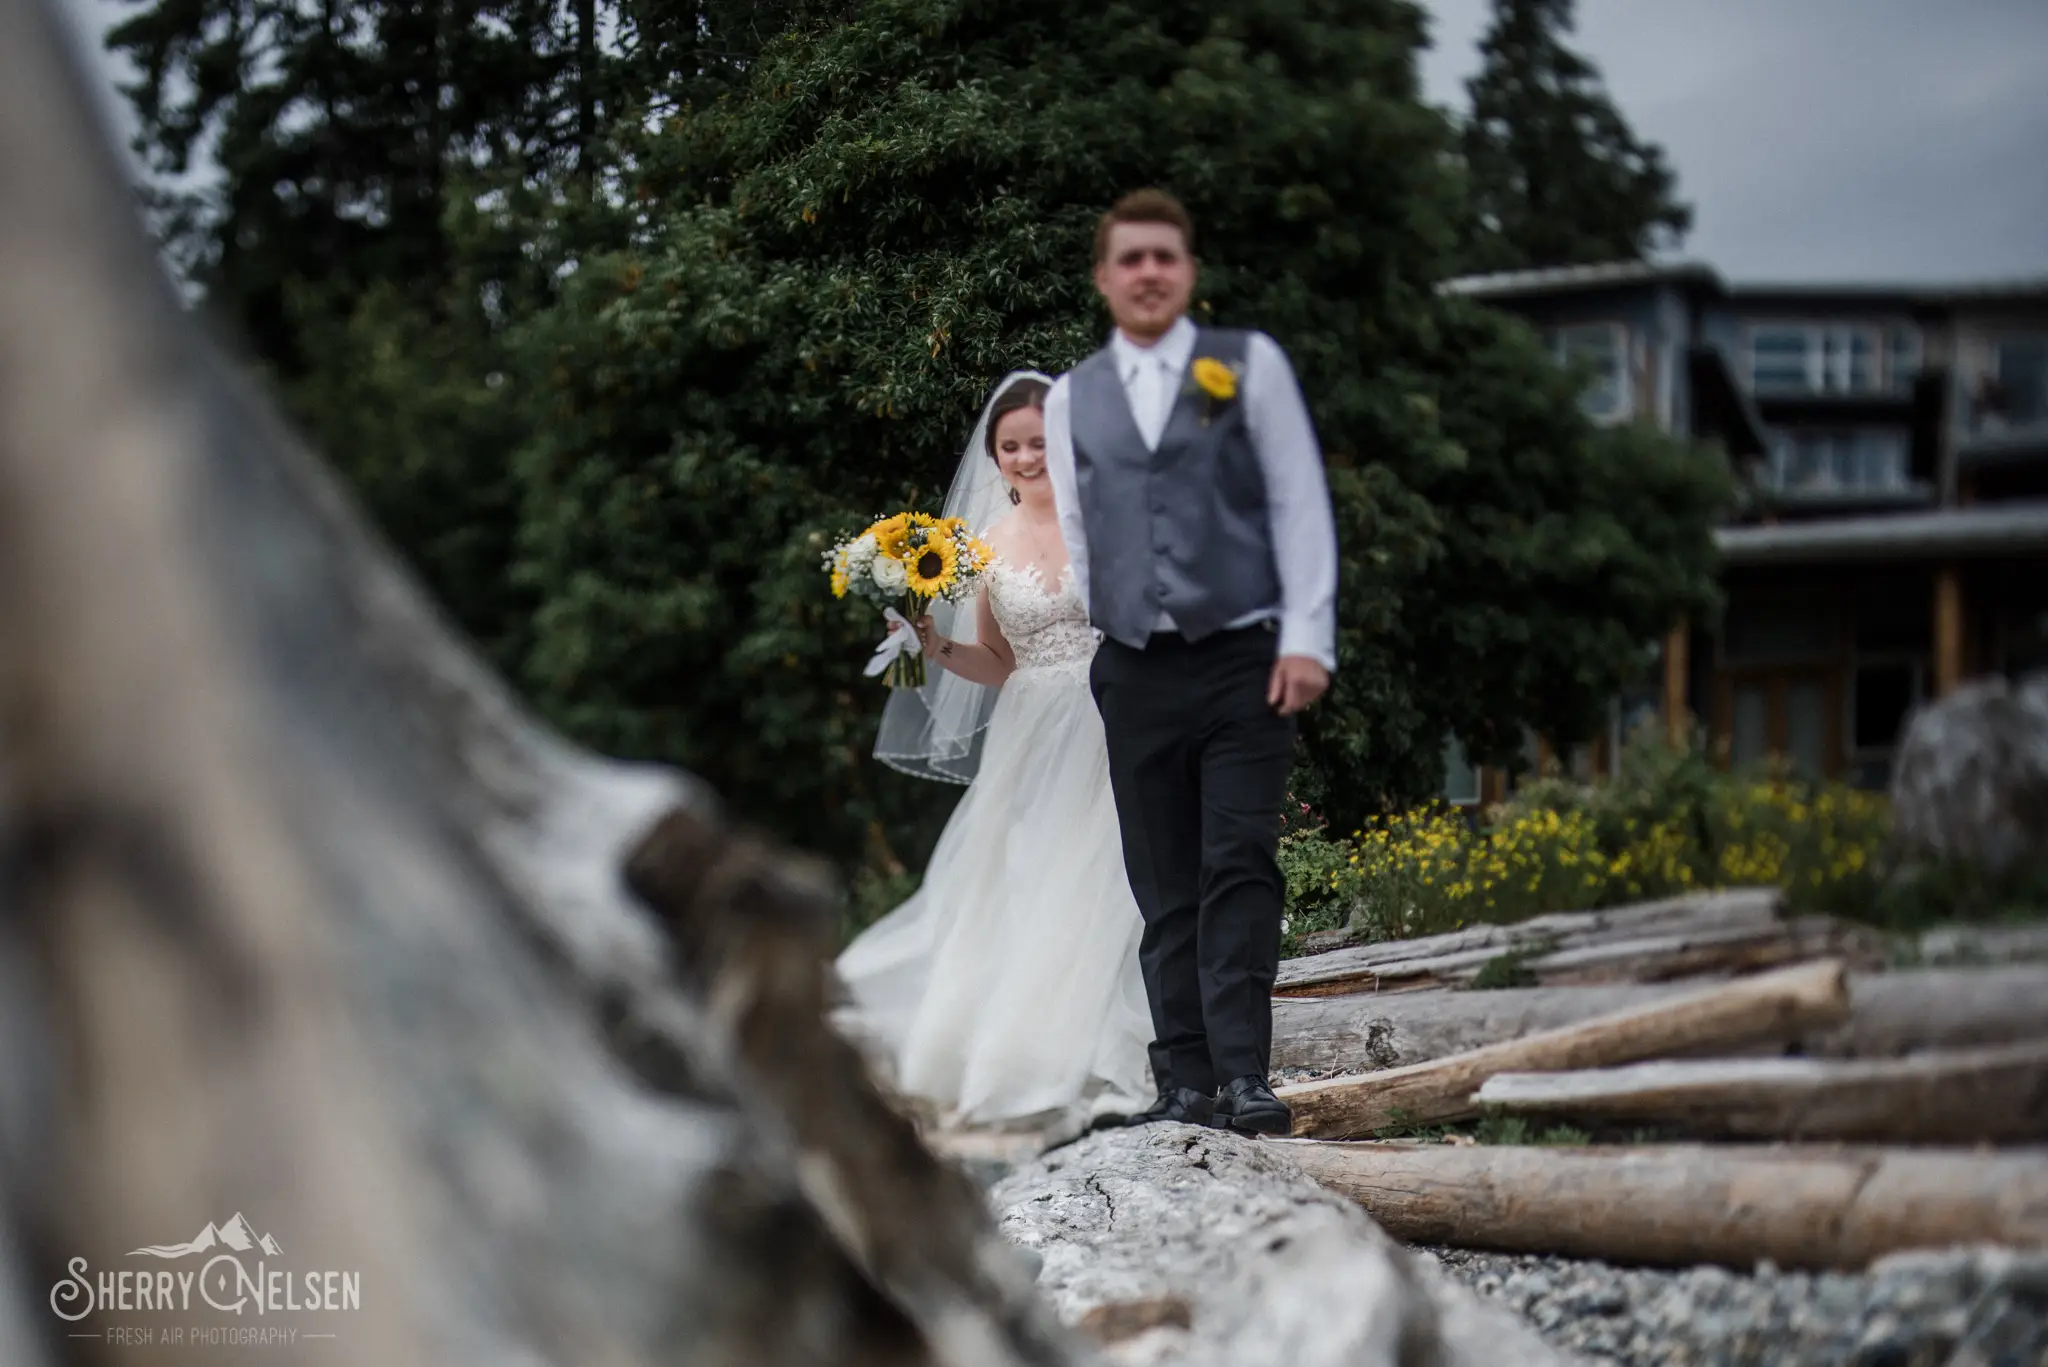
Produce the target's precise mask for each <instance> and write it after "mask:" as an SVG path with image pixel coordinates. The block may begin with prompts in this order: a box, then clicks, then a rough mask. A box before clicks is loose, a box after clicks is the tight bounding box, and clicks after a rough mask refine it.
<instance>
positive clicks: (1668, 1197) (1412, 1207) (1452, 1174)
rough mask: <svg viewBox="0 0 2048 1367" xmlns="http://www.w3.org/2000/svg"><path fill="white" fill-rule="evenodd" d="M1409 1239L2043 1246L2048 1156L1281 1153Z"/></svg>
mask: <svg viewBox="0 0 2048 1367" xmlns="http://www.w3.org/2000/svg"><path fill="white" fill-rule="evenodd" d="M1274 1147H1275V1148H1276V1149H1277V1150H1282V1151H1284V1152H1286V1153H1287V1155H1288V1156H1289V1157H1291V1158H1293V1159H1294V1160H1295V1161H1296V1162H1297V1163H1298V1164H1299V1165H1300V1166H1301V1168H1302V1170H1303V1171H1305V1172H1307V1173H1308V1174H1309V1175H1310V1176H1311V1177H1314V1178H1315V1179H1316V1180H1317V1181H1319V1182H1321V1183H1322V1184H1323V1185H1324V1186H1326V1187H1328V1188H1330V1189H1331V1190H1332V1191H1337V1192H1341V1193H1343V1194H1344V1195H1346V1196H1349V1197H1351V1198H1352V1199H1353V1200H1355V1201H1357V1202H1358V1203H1359V1204H1360V1205H1362V1206H1364V1207H1365V1209H1366V1212H1367V1213H1368V1214H1370V1215H1371V1216H1372V1217H1373V1219H1374V1220H1375V1221H1376V1222H1378V1224H1379V1225H1380V1226H1381V1227H1382V1228H1384V1229H1385V1230H1386V1231H1387V1232H1388V1233H1389V1234H1392V1235H1393V1236H1394V1237H1396V1238H1398V1239H1405V1240H1408V1241H1410V1242H1412V1243H1422V1244H1447V1245H1450V1246H1453V1247H1462V1248H1480V1249H1494V1250H1498V1251H1502V1252H1511V1253H1545V1254H1556V1255H1562V1256H1565V1257H1577V1258H1600V1259H1604V1260H1607V1261H1610V1262H1632V1263H1661V1264H1671V1265H1680V1266H1682V1265H1687V1264H1693V1263H1721V1264H1724V1265H1726V1266H1729V1267H1736V1268H1743V1269H1747V1268H1749V1267H1752V1266H1754V1265H1755V1264H1756V1263H1757V1262H1759V1261H1761V1260H1764V1259H1769V1260H1770V1261H1772V1262H1774V1263H1777V1264H1778V1265H1779V1266H1781V1267H1800V1268H1861V1267H1865V1266H1867V1265H1868V1264H1870V1263H1871V1262H1873V1261H1875V1260H1876V1259H1878V1258H1881V1257H1884V1256H1885V1255H1887V1254H1891V1253H1897V1252H1901V1251H1904V1250H1909V1249H1931V1248H1945V1247H1953V1246H1958V1245H1976V1244H2001V1245H2005V1246H2007V1247H2011V1248H2017V1249H2027V1250H2042V1249H2048V1150H2041V1149H2027V1150H2003V1151H1998V1152H1995V1153H1973V1152H1967V1151H1962V1150H1955V1149H1879V1148H1847V1147H1834V1146H1813V1147H1804V1146H1790V1145H1787V1146H1740V1147H1730V1148H1715V1147H1712V1146H1708V1145H1672V1146H1642V1147H1627V1148H1584V1149H1546V1148H1534V1147H1512V1146H1502V1147H1485V1146H1470V1147H1461V1146H1456V1145H1450V1144H1391V1143H1366V1144H1326V1143H1314V1142H1305V1141H1299V1140H1280V1141H1275V1143H1274Z"/></svg>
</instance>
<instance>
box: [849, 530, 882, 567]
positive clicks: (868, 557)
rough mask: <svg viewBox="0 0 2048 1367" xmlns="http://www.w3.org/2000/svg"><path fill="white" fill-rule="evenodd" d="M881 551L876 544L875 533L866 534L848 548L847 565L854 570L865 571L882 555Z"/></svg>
mask: <svg viewBox="0 0 2048 1367" xmlns="http://www.w3.org/2000/svg"><path fill="white" fill-rule="evenodd" d="M881 549H882V548H881V547H880V546H878V545H876V544H875V537H874V533H872V532H869V533H866V534H865V535H863V536H862V537H861V538H860V539H859V540H858V541H855V542H854V543H853V544H852V545H851V546H849V547H847V548H846V563H847V564H848V565H850V566H852V567H853V568H854V569H857V570H864V569H866V568H867V567H868V566H869V565H872V564H873V563H874V562H875V557H876V556H877V555H879V554H880V553H881Z"/></svg>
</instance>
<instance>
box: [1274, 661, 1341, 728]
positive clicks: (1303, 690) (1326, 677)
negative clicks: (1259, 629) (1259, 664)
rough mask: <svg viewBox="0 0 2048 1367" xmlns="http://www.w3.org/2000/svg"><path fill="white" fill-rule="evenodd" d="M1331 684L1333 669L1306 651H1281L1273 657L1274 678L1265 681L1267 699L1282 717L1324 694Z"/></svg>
mask: <svg viewBox="0 0 2048 1367" xmlns="http://www.w3.org/2000/svg"><path fill="white" fill-rule="evenodd" d="M1329 687H1330V671H1329V670H1327V669H1324V668H1323V667H1322V665H1321V664H1320V663H1318V662H1317V661H1315V660H1312V659H1310V658H1309V657H1308V656H1306V655H1282V656H1281V657H1280V658H1279V659H1277V660H1275V661H1273V680H1272V682H1271V683H1269V684H1267V685H1266V701H1267V702H1268V703H1270V704H1272V706H1273V709H1274V710H1275V711H1277V712H1278V713H1279V714H1280V715H1281V716H1283V717H1291V716H1293V715H1294V714H1295V713H1297V712H1299V711H1301V710H1302V709H1303V708H1305V707H1307V706H1308V705H1309V704H1310V703H1312V702H1314V701H1315V700H1316V699H1317V698H1320V697H1322V696H1323V694H1324V693H1325V692H1327V691H1328V690H1329Z"/></svg>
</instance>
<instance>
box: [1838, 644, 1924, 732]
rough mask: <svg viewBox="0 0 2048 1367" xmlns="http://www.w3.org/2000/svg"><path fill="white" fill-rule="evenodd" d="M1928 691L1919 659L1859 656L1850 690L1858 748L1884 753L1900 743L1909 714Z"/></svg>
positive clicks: (1851, 727)
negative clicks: (1866, 658) (1886, 658)
mask: <svg viewBox="0 0 2048 1367" xmlns="http://www.w3.org/2000/svg"><path fill="white" fill-rule="evenodd" d="M1926 693H1927V675H1926V670H1925V668H1924V667H1923V666H1922V665H1921V663H1920V662H1919V661H1918V660H1911V659H1908V660H1858V661H1857V662H1856V682H1855V687H1854V691H1853V692H1852V693H1851V694H1850V698H1851V703H1850V706H1851V709H1852V711H1851V720H1850V735H1851V737H1852V742H1853V744H1854V746H1855V748H1856V750H1857V752H1858V753H1859V754H1866V755H1867V754H1872V753H1884V752H1888V751H1889V750H1891V749H1892V747H1893V746H1895V745H1897V744H1898V742H1899V736H1900V733H1901V732H1903V731H1904V730H1905V726H1906V718H1907V717H1909V716H1911V715H1912V712H1913V709H1914V708H1916V707H1918V706H1919V705H1920V703H1921V701H1922V700H1923V699H1924V698H1925V697H1926Z"/></svg>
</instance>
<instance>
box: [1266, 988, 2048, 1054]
mask: <svg viewBox="0 0 2048 1367" xmlns="http://www.w3.org/2000/svg"><path fill="white" fill-rule="evenodd" d="M1698 988H1699V984H1698V983H1694V982H1689V983H1610V984H1605V985H1600V986H1589V987H1513V988H1502V989H1500V990H1498V991H1491V992H1457V991H1440V992H1400V993H1393V994H1390V995H1381V996H1351V997H1325V998H1319V999H1316V1000H1308V1001H1277V1002H1275V1003H1273V1066H1274V1067H1275V1068H1276V1069H1283V1068H1287V1069H1292V1068H1299V1069H1305V1070H1309V1071H1313V1072H1317V1073H1331V1072H1336V1071H1342V1072H1347V1073H1351V1072H1362V1071H1367V1070H1370V1069H1376V1068H1400V1067H1403V1066H1406V1065H1408V1064H1412V1063H1424V1062H1427V1061H1428V1060H1430V1059H1434V1058H1443V1057H1445V1056H1446V1055H1449V1054H1456V1053H1462V1052H1464V1051H1465V1050H1468V1049H1478V1048H1483V1047H1484V1046H1486V1045H1489V1044H1499V1043H1501V1042H1502V1041H1504V1040H1512V1039H1520V1038H1522V1037H1523V1036H1525V1035H1530V1034H1534V1033H1535V1032H1537V1031H1539V1030H1553V1029H1556V1028H1557V1027H1559V1026H1563V1025H1574V1024H1577V1023H1579V1022H1581V1021H1587V1020H1591V1019H1592V1018H1593V1017H1595V1016H1600V1015H1605V1014H1606V1013H1608V1012H1610V1011H1619V1010H1622V1009H1625V1008H1628V1007H1635V1006H1644V1005H1648V1004H1649V1003H1651V1002H1664V1001H1670V1000H1672V999H1673V998H1675V997H1681V996H1684V995H1685V994H1687V993H1689V992H1694V991H1697V990H1698ZM2039 1039H2048V967H2044V966H2038V965H2020V966H2017V967H2006V968H1975V969H1963V968H1939V969H1906V970H1901V971H1899V972H1896V973H1876V974H1856V973H1852V974H1850V975H1849V1018H1848V1019H1847V1020H1846V1021H1843V1022H1842V1023H1841V1024H1840V1025H1838V1026H1835V1027H1832V1028H1828V1029H1822V1030H1817V1031H1813V1032H1809V1033H1806V1034H1803V1035H1801V1036H1799V1037H1798V1038H1795V1039H1792V1040H1790V1041H1788V1042H1786V1043H1785V1044H1783V1045H1780V1044H1778V1043H1776V1042H1771V1043H1767V1044H1765V1045H1762V1046H1758V1047H1757V1049H1756V1050H1754V1051H1753V1052H1760V1053H1784V1052H1792V1053H1798V1054H1805V1055H1808V1056H1811V1057H1814V1058H1897V1057H1899V1056H1901V1055H1904V1054H1908V1053H1912V1052H1914V1051H1916V1050H1922V1049H1965V1048H1972V1047H1975V1046H1979V1045H1990V1044H2014V1043H2019V1042H2021V1041H2025V1040H2039Z"/></svg>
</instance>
